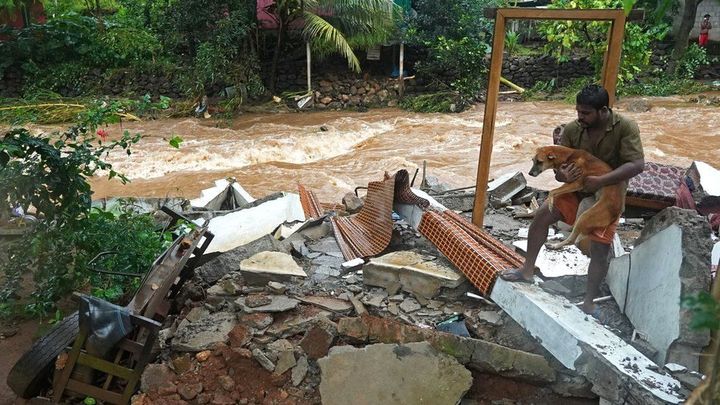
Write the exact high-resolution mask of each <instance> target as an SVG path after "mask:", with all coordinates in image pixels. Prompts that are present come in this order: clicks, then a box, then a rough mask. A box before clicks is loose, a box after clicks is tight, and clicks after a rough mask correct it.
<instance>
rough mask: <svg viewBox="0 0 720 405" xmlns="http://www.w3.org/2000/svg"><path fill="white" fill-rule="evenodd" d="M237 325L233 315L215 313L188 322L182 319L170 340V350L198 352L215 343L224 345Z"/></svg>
mask: <svg viewBox="0 0 720 405" xmlns="http://www.w3.org/2000/svg"><path fill="white" fill-rule="evenodd" d="M236 324H237V319H236V317H235V314H234V313H230V312H216V313H214V314H210V315H208V316H204V317H201V318H199V319H196V320H195V321H194V322H190V321H188V320H187V318H186V319H183V320H182V322H180V325H178V329H177V331H176V332H175V336H174V337H173V339H172V348H173V350H175V351H180V352H199V351H202V350H206V349H209V348H211V347H212V346H213V345H214V344H215V343H226V342H227V341H228V339H229V337H228V334H229V333H230V331H232V330H233V328H234V327H235V325H236Z"/></svg>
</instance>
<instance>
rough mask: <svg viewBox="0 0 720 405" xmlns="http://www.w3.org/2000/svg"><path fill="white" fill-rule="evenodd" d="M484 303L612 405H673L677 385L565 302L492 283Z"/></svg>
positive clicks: (516, 286) (526, 287) (535, 291)
mask: <svg viewBox="0 0 720 405" xmlns="http://www.w3.org/2000/svg"><path fill="white" fill-rule="evenodd" d="M490 298H491V299H492V300H493V301H494V302H495V303H497V304H498V305H499V306H500V307H501V308H502V309H503V310H504V311H505V312H506V313H507V314H508V315H510V317H512V318H513V319H514V320H515V321H516V322H518V323H519V324H520V325H521V326H522V327H523V328H524V329H525V330H527V331H528V332H530V333H531V334H532V335H533V336H534V337H535V338H536V339H537V340H538V341H540V343H541V344H542V345H543V347H544V348H545V349H547V350H548V351H549V352H550V353H551V354H552V355H553V356H555V358H556V359H557V360H558V361H560V363H562V365H563V366H565V367H567V368H569V369H570V370H576V371H577V372H578V373H579V374H580V375H582V376H584V377H585V378H587V379H588V380H589V381H590V382H591V383H592V384H593V392H594V393H596V394H597V395H599V396H600V397H602V398H606V399H608V400H610V401H611V402H612V403H622V401H623V400H624V399H625V398H634V399H635V400H636V401H638V402H637V403H643V404H665V403H673V404H678V403H681V402H682V401H683V398H682V397H681V396H680V395H679V394H678V391H679V388H680V382H679V381H677V380H675V379H673V378H672V377H670V376H667V375H664V374H660V373H658V372H657V371H655V370H654V369H657V367H656V366H655V365H654V362H653V361H651V360H650V359H648V358H647V357H645V356H644V355H643V354H642V353H640V352H639V351H637V350H636V349H635V348H633V347H632V346H630V345H628V344H626V343H625V342H624V341H623V340H622V339H620V338H619V337H617V336H616V335H614V334H613V333H611V332H610V331H608V330H607V329H605V328H604V327H603V326H602V325H601V324H599V323H598V322H597V321H595V320H594V319H593V318H591V317H590V316H588V315H587V314H585V313H584V312H582V311H581V310H580V309H579V308H577V307H576V306H575V305H572V303H570V302H569V301H568V300H567V299H565V298H563V297H558V296H554V295H550V294H548V293H547V292H545V291H543V290H542V289H540V288H539V287H537V286H533V285H529V284H524V283H511V282H507V281H505V280H502V279H500V278H498V279H497V280H496V281H495V286H494V287H493V290H492V293H491V295H490Z"/></svg>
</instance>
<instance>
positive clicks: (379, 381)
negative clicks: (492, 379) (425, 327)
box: [318, 342, 472, 405]
mask: <svg viewBox="0 0 720 405" xmlns="http://www.w3.org/2000/svg"><path fill="white" fill-rule="evenodd" d="M318 365H319V366H320V371H321V373H322V377H321V382H320V397H321V398H322V403H323V404H325V405H333V404H343V405H344V404H347V403H348V400H350V399H352V403H353V404H358V405H362V404H367V405H375V404H387V403H393V404H398V405H400V404H407V405H416V404H456V403H458V402H459V401H460V399H461V398H462V397H463V395H465V393H466V392H467V391H468V390H469V389H470V387H471V386H472V375H471V373H470V371H469V370H467V369H466V368H465V367H463V366H462V365H460V364H459V363H458V362H457V361H456V360H455V359H454V358H452V357H450V356H448V355H446V354H443V353H438V352H437V351H436V350H435V349H433V348H432V347H431V346H430V345H429V344H428V343H425V342H423V343H409V344H406V345H397V344H377V345H371V346H366V347H364V348H361V349H358V348H355V347H352V346H336V347H333V348H332V349H331V350H330V353H329V354H328V356H327V357H323V358H321V359H319V360H318Z"/></svg>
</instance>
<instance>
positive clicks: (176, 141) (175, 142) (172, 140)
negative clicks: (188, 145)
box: [168, 135, 183, 149]
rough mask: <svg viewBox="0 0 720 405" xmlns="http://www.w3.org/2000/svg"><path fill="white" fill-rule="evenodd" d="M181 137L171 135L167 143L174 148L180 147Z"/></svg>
mask: <svg viewBox="0 0 720 405" xmlns="http://www.w3.org/2000/svg"><path fill="white" fill-rule="evenodd" d="M182 141H183V139H182V138H181V137H180V136H178V135H173V137H172V138H170V141H168V143H169V144H170V146H172V147H173V148H175V149H180V144H181V143H182Z"/></svg>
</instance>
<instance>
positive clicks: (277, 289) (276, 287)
mask: <svg viewBox="0 0 720 405" xmlns="http://www.w3.org/2000/svg"><path fill="white" fill-rule="evenodd" d="M268 289H270V292H272V293H273V294H285V291H286V290H287V286H286V285H285V284H283V283H278V282H277V281H270V282H268Z"/></svg>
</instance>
